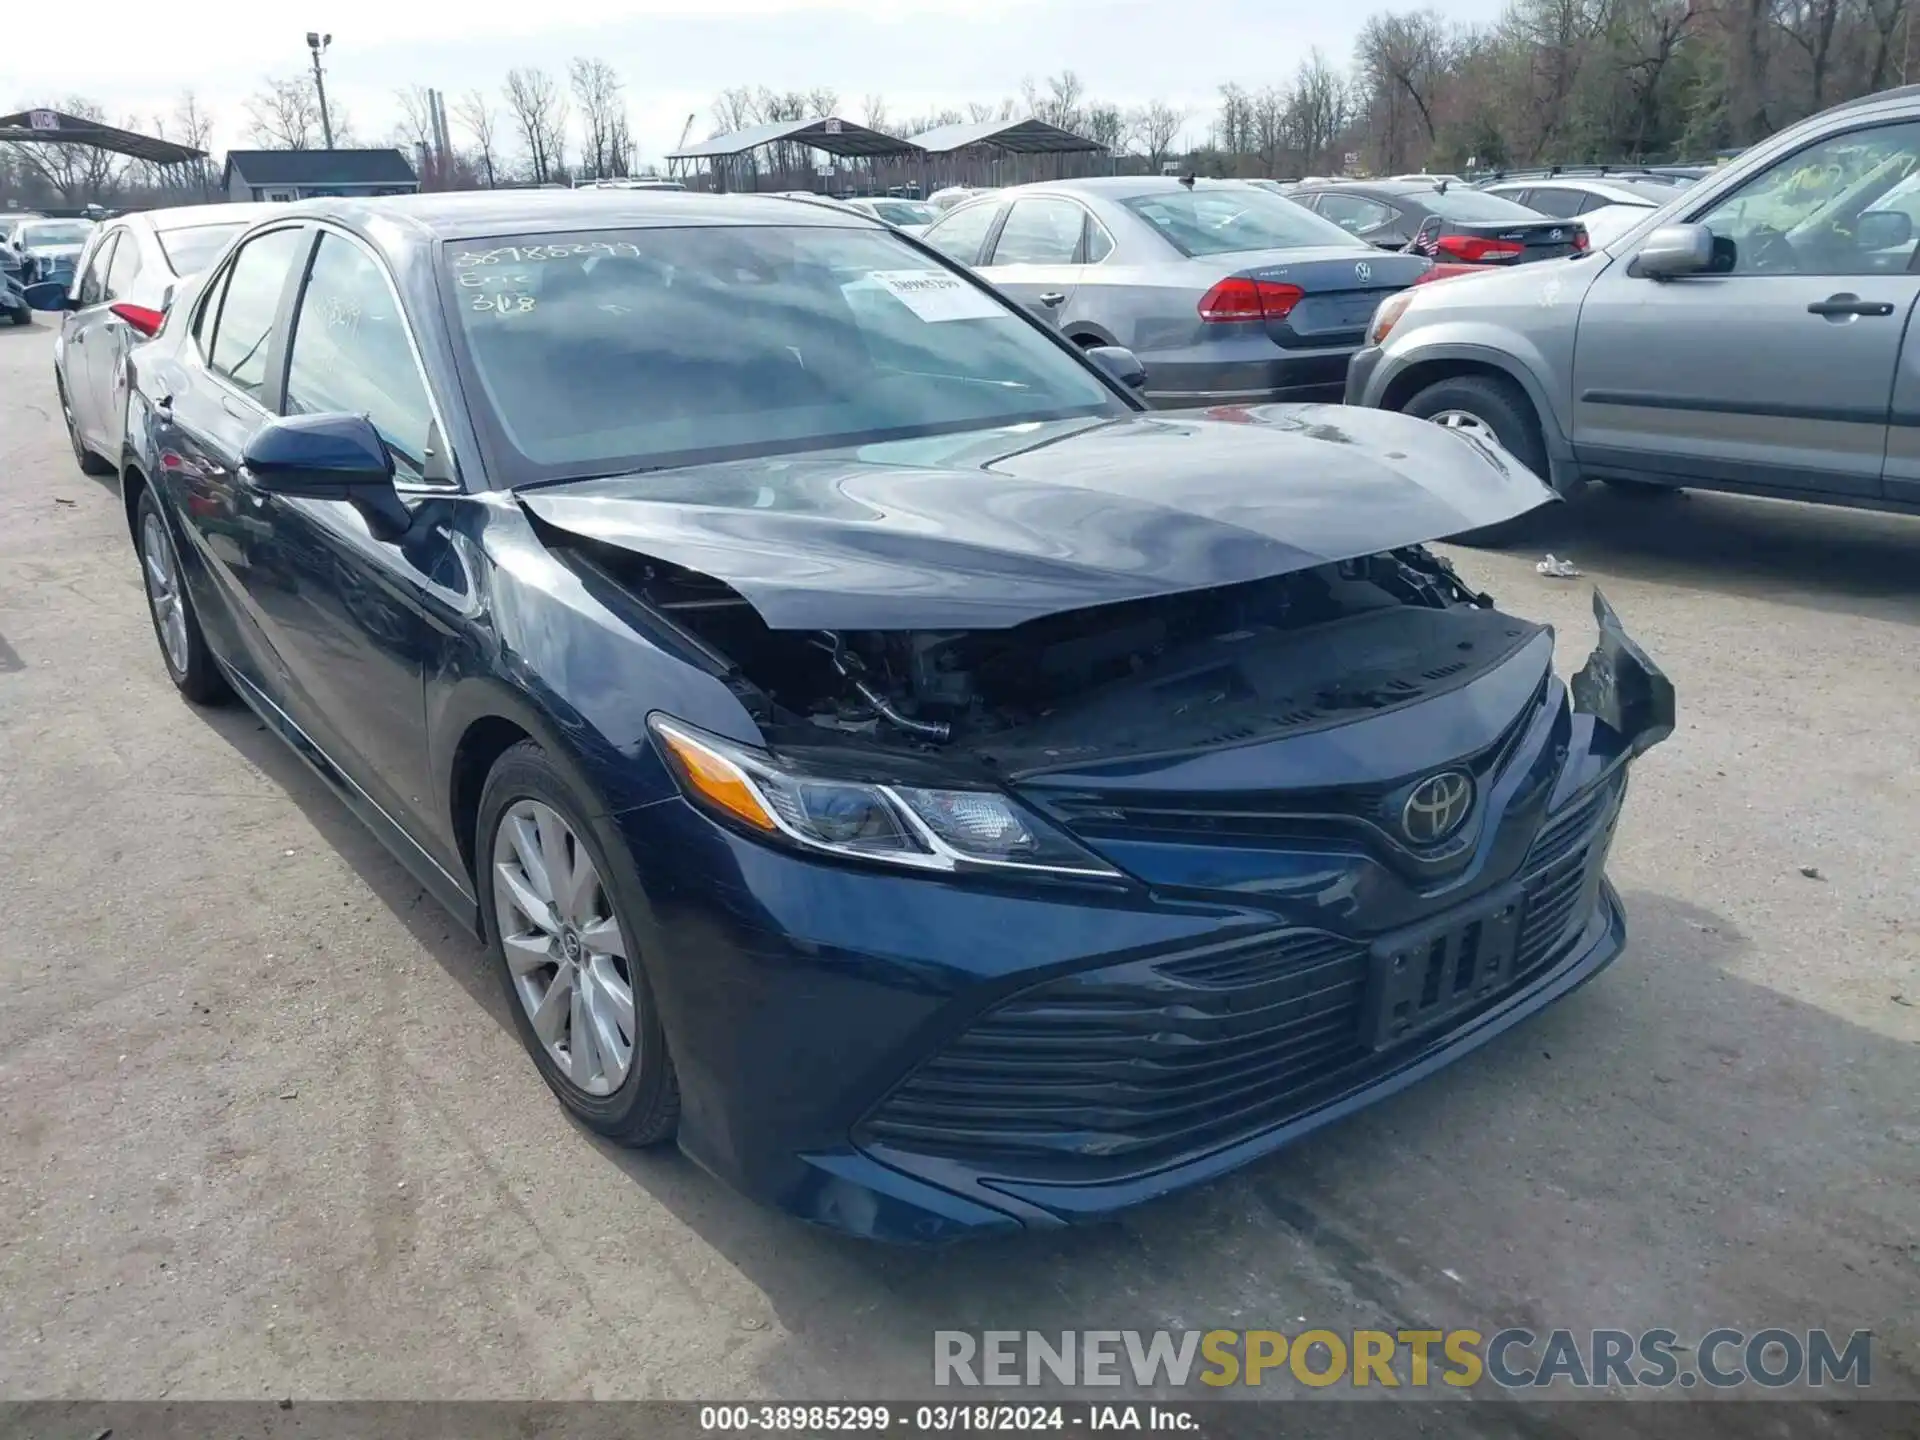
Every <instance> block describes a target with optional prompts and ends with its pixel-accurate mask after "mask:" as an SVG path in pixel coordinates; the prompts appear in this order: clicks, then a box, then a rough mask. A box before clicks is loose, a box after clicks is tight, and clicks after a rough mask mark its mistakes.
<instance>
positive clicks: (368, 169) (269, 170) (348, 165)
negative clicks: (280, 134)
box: [220, 148, 420, 200]
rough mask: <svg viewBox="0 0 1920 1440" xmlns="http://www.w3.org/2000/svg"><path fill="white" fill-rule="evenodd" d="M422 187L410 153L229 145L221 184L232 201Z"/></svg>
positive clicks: (405, 190) (387, 192) (395, 192)
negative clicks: (408, 157)
mask: <svg viewBox="0 0 1920 1440" xmlns="http://www.w3.org/2000/svg"><path fill="white" fill-rule="evenodd" d="M419 188H420V177H419V176H418V175H416V174H414V171H413V166H412V165H410V164H408V163H407V157H406V156H405V155H403V154H401V153H400V151H398V150H395V149H391V148H389V149H386V150H229V151H228V152H227V168H226V170H225V172H224V173H223V174H222V176H221V180H220V189H221V191H222V192H223V193H224V194H225V196H226V198H227V199H229V200H306V199H308V198H310V197H312V196H316V195H334V196H341V195H411V194H412V193H413V192H414V191H416V190H418V189H419Z"/></svg>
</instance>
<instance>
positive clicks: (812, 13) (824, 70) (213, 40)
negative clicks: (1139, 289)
mask: <svg viewBox="0 0 1920 1440" xmlns="http://www.w3.org/2000/svg"><path fill="white" fill-rule="evenodd" d="M302 4H303V6H304V7H305V8H304V9H298V8H295V7H289V8H288V9H287V10H286V11H281V10H280V8H279V6H278V5H276V4H273V3H271V0H267V3H262V0H195V3H193V4H191V5H187V6H181V5H155V4H153V3H151V0H104V3H99V4H96V5H93V6H90V7H88V8H87V11H86V16H85V24H84V33H81V32H79V31H70V30H69V29H68V27H65V26H63V25H59V24H55V25H54V27H53V29H52V30H49V31H47V34H49V35H52V34H59V35H62V36H63V37H66V38H63V39H61V40H59V41H56V42H54V43H32V44H26V43H19V44H14V45H10V46H0V101H5V102H12V101H16V100H17V101H20V102H23V103H25V102H36V103H43V102H45V101H47V100H52V99H55V98H57V97H63V96H66V95H69V94H81V95H86V96H90V97H92V98H94V99H97V100H99V101H100V102H101V103H102V104H104V105H105V106H106V108H107V111H108V114H109V116H110V117H111V118H112V119H114V120H116V121H117V120H120V119H121V118H123V117H124V116H127V115H139V116H142V117H151V116H152V115H153V114H154V113H155V112H160V113H165V112H167V111H169V110H171V109H172V107H173V104H174V102H175V100H176V98H177V96H178V94H179V92H180V90H182V89H183V88H187V87H191V88H193V89H194V90H196V91H197V92H198V93H199V94H200V96H201V98H202V100H203V102H204V103H205V104H206V105H207V107H208V108H209V109H211V110H212V112H213V114H214V117H215V120H216V123H217V126H218V129H217V133H216V136H215V139H216V148H225V147H227V146H229V145H235V146H241V145H245V144H246V143H247V139H246V126H247V122H246V117H245V113H244V110H243V108H242V107H243V102H244V100H245V98H246V96H247V94H248V93H249V92H250V91H252V90H254V89H256V88H258V86H259V85H260V82H261V80H262V79H263V78H264V77H265V76H267V75H286V74H292V73H294V72H295V71H297V70H299V69H300V68H301V67H303V66H304V65H305V64H306V62H307V51H306V44H305V38H304V37H305V32H306V30H307V28H308V27H310V26H311V27H314V28H317V29H323V30H330V31H331V32H332V33H333V37H334V41H333V48H332V50H331V52H330V53H329V54H328V56H327V92H328V95H329V97H330V98H333V97H337V98H338V99H339V101H340V102H341V103H342V104H343V105H344V106H345V107H346V109H347V110H348V112H349V113H350V115H351V116H352V119H353V122H354V126H355V128H356V131H357V133H358V136H359V138H360V139H361V141H362V142H363V143H366V142H372V143H384V142H386V141H387V140H388V139H389V138H390V135H391V132H392V129H393V126H394V122H395V119H396V117H397V110H396V106H395V104H394V100H393V94H394V91H395V90H396V89H398V88H400V87H403V86H406V85H409V84H420V85H432V86H437V87H439V88H440V89H442V90H444V91H446V92H447V94H448V97H449V101H450V102H451V100H452V98H453V97H454V96H456V95H458V94H460V93H462V92H464V91H466V90H468V89H469V88H471V87H474V86H480V87H484V88H485V89H487V90H488V91H489V92H491V93H493V94H495V95H496V96H497V93H498V91H499V88H500V84H501V81H502V78H503V77H504V75H505V74H506V71H507V70H508V69H509V68H510V67H512V66H514V65H537V66H542V67H545V68H547V69H548V70H550V71H552V72H553V73H554V74H555V76H556V77H557V78H558V77H563V76H564V73H565V70H566V64H567V60H568V59H569V57H571V56H574V55H599V56H601V57H603V58H604V59H606V60H607V61H609V62H610V63H611V64H612V65H613V66H614V68H615V69H616V70H618V71H619V73H620V75H621V77H622V78H623V79H624V80H625V82H626V87H627V96H628V101H629V111H630V114H631V115H632V118H633V123H634V131H635V138H636V140H637V141H638V144H639V147H640V153H641V157H642V159H643V160H651V159H657V158H658V157H660V156H661V155H663V154H664V153H665V152H666V151H667V150H669V149H671V148H672V146H673V144H674V142H675V141H677V140H678V138H679V135H680V131H681V127H682V126H683V125H684V124H685V123H686V120H687V116H688V115H689V114H690V113H693V114H695V115H696V119H695V120H694V124H693V134H694V136H695V138H704V137H705V136H706V135H707V134H708V133H710V132H711V131H712V130H713V128H714V122H713V117H712V114H711V107H712V102H713V98H714V96H715V95H716V94H717V93H718V92H719V91H721V90H723V89H725V88H727V87H728V86H732V85H747V86H752V87H758V86H761V85H767V86H771V87H772V88H774V89H776V90H791V89H802V90H804V89H812V88H814V87H817V86H828V87H831V88H833V89H834V90H836V91H838V92H839V94H840V97H841V102H840V109H841V112H842V113H843V114H845V115H846V116H847V118H849V119H855V120H857V119H859V118H860V117H861V111H862V104H861V102H862V101H863V99H864V97H865V96H867V95H868V94H871V93H876V92H877V93H880V94H883V95H884V96H885V97H886V99H887V104H888V110H889V113H890V115H891V116H892V117H893V118H894V119H895V120H904V119H906V118H908V117H909V116H912V115H917V114H921V113H924V112H925V111H927V110H928V109H931V108H933V107H935V106H946V105H952V106H957V107H958V106H964V105H965V103H966V102H967V101H969V100H998V99H999V98H1000V97H1001V96H1003V95H1015V94H1018V92H1019V89H1020V82H1021V80H1022V79H1023V78H1024V77H1027V76H1034V77H1041V76H1045V75H1047V74H1051V73H1053V72H1055V71H1058V70H1060V69H1063V68H1070V69H1072V70H1074V71H1076V72H1078V74H1079V75H1080V76H1081V78H1082V79H1083V81H1084V82H1085V83H1086V86H1087V89H1088V92H1089V94H1090V96H1092V97H1093V98H1095V99H1099V100H1106V101H1111V102H1113V103H1116V104H1119V105H1122V106H1130V105H1135V104H1139V103H1141V102H1143V101H1147V100H1153V99H1162V100H1166V101H1168V102H1170V103H1172V104H1174V105H1177V106H1183V107H1187V108H1190V109H1191V110H1192V111H1193V113H1194V116H1195V120H1194V123H1193V125H1192V127H1191V129H1192V133H1193V136H1194V138H1196V139H1197V138H1198V137H1199V135H1200V134H1202V133H1204V127H1205V123H1206V120H1205V116H1206V115H1207V114H1209V113H1210V112H1211V109H1212V107H1213V103H1214V96H1215V92H1216V89H1217V87H1218V86H1219V85H1220V84H1221V83H1222V82H1224V81H1228V80H1238V81H1239V82H1241V83H1242V84H1245V85H1248V86H1250V87H1258V86H1261V85H1266V84H1272V83H1276V82H1278V81H1281V80H1283V79H1284V78H1285V77H1286V76H1288V75H1289V74H1291V73H1292V71H1293V68H1294V67H1295V65H1297V64H1298V63H1299V61H1300V59H1301V58H1302V57H1303V56H1305V55H1306V53H1307V51H1308V50H1309V49H1310V48H1311V47H1313V46H1315V45H1318V46H1320V47H1321V48H1322V49H1323V50H1325V51H1326V53H1327V54H1328V56H1329V58H1331V59H1332V60H1334V61H1335V62H1336V63H1338V64H1340V65H1343V66H1344V65H1345V64H1346V62H1347V60H1348V58H1349V55H1350V53H1351V49H1352V44H1353V37H1354V35H1355V33H1356V32H1357V30H1358V29H1359V26H1360V22H1361V21H1362V19H1363V18H1364V17H1365V15H1366V14H1367V13H1368V11H1369V9H1371V8H1373V7H1371V6H1367V5H1344V6H1343V5H1329V4H1326V3H1324V0H886V3H872V0H595V3H594V4H591V5H577V4H569V3H567V0H559V3H553V0H456V3H451V4H438V5H433V6H428V5H424V4H418V3H414V4H405V3H395V0H302ZM41 8H42V10H44V6H43V7H41ZM1444 8H1446V9H1447V10H1448V11H1449V12H1450V13H1451V14H1453V15H1455V16H1456V17H1457V18H1459V19H1462V20H1472V21H1479V20H1486V19H1491V18H1492V17H1493V15H1494V14H1495V13H1497V11H1498V9H1499V4H1498V0H1453V3H1451V4H1447V5H1446V6H1445V7H1444ZM282 16H284V17H285V18H281V17H282ZM17 28H18V27H17V25H16V29H17ZM29 28H30V29H31V28H32V27H29ZM29 57H31V61H32V69H31V71H29V70H28V69H27V68H25V67H26V65H27V62H28V58H29ZM150 126H151V120H150V119H148V121H147V123H146V125H145V126H143V128H150ZM458 139H459V137H457V136H456V140H458Z"/></svg>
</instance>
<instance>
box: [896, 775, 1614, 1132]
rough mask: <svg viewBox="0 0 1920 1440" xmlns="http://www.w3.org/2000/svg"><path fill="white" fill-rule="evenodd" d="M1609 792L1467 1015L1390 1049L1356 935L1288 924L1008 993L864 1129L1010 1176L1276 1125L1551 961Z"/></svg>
mask: <svg viewBox="0 0 1920 1440" xmlns="http://www.w3.org/2000/svg"><path fill="white" fill-rule="evenodd" d="M1617 800H1618V791H1617V789H1615V790H1613V791H1611V792H1610V793H1609V794H1607V795H1604V796H1599V797H1597V798H1592V799H1590V800H1589V801H1588V802H1586V803H1584V804H1582V805H1579V806H1576V807H1575V808H1574V809H1573V810H1571V811H1568V812H1566V814H1565V815H1564V816H1563V818H1562V821H1561V822H1560V823H1558V824H1556V825H1553V826H1551V827H1549V829H1548V830H1547V831H1545V832H1544V833H1543V834H1542V836H1541V840H1540V842H1539V843H1537V844H1536V847H1535V856H1536V858H1535V860H1534V861H1533V862H1532V863H1530V866H1529V869H1528V871H1527V872H1526V875H1525V877H1524V879H1523V882H1522V887H1521V890H1522V895H1523V898H1522V899H1521V901H1520V907H1521V911H1520V919H1519V936H1518V940H1517V942H1515V943H1514V948H1513V950H1512V952H1511V953H1512V956H1513V960H1512V964H1511V966H1510V967H1509V970H1508V973H1507V974H1506V975H1505V977H1503V978H1502V979H1501V981H1500V982H1499V984H1498V987H1497V988H1496V989H1492V990H1489V989H1487V988H1486V987H1485V986H1484V985H1478V986H1475V987H1474V989H1475V994H1474V997H1473V1003H1472V1008H1471V1009H1467V1010H1463V1011H1461V1012H1460V1013H1458V1014H1452V1015H1447V1016H1446V1017H1445V1018H1444V1019H1441V1018H1437V1017H1438V1014H1439V1012H1436V1018H1434V1019H1432V1020H1431V1021H1430V1023H1429V1024H1428V1025H1427V1027H1426V1028H1425V1029H1424V1030H1423V1029H1421V1028H1420V1024H1419V1020H1418V1017H1415V1018H1414V1020H1413V1021H1412V1022H1411V1023H1410V1024H1409V1025H1408V1026H1406V1027H1403V1030H1404V1033H1405V1034H1406V1035H1408V1036H1409V1037H1410V1038H1408V1039H1407V1040H1406V1041H1405V1042H1404V1043H1400V1044H1388V1045H1387V1046H1386V1048H1382V1049H1376V1048H1375V1041H1376V1039H1377V1037H1378V1036H1380V1035H1385V1034H1388V1033H1390V1032H1389V1031H1385V1030H1380V1029H1379V1028H1378V1025H1377V1020H1376V1017H1371V1016H1370V1011H1369V998H1370V991H1369V987H1370V986H1371V985H1378V984H1379V983H1380V982H1377V981H1375V980H1373V978H1372V948H1371V947H1370V946H1369V944H1368V943H1366V942H1363V941H1359V940H1355V939H1351V938H1348V937H1346V936H1341V935H1335V934H1332V933H1329V932H1326V931H1320V930H1295V931H1289V932H1285V933H1283V934H1280V935H1269V936H1265V937H1261V938H1259V939H1257V940H1255V941H1248V942H1241V943H1238V944H1232V945H1223V946H1217V947H1213V948H1211V949H1208V950H1206V951H1202V952H1199V953H1192V952H1189V953H1185V954H1181V955H1178V956H1169V957H1160V958H1156V959H1148V960H1135V961H1129V962H1127V963H1124V964H1120V965H1114V966H1108V967H1106V968H1103V969H1098V970H1090V971H1083V972H1080V973H1078V974H1074V975H1068V976H1064V977H1062V978H1060V979H1058V980H1053V981H1050V982H1048V983H1047V984H1044V985H1040V986H1037V987H1035V988H1034V989H1031V990H1028V991H1026V992H1024V993H1022V994H1020V995H1016V996H1014V997H1013V998H1012V999H1010V1000H1007V1001H1005V1002H1004V1003H1002V1004H1001V1005H999V1006H997V1007H996V1008H994V1009H993V1010H991V1011H989V1012H987V1013H986V1014H985V1015H984V1016H982V1017H981V1018H980V1019H979V1020H977V1021H975V1022H974V1024H973V1025H972V1026H971V1027H970V1028H968V1029H967V1030H966V1031H965V1032H963V1033H962V1034H961V1035H960V1036H959V1037H957V1038H956V1039H955V1040H953V1041H952V1042H951V1043H949V1044H948V1045H947V1047H946V1048H945V1049H943V1050H941V1051H940V1052H939V1053H938V1054H936V1055H935V1056H934V1057H933V1058H932V1059H930V1060H927V1061H926V1062H924V1063H923V1064H922V1065H921V1066H920V1067H919V1068H918V1069H917V1070H915V1071H914V1072H913V1073H912V1074H910V1075H909V1076H908V1077H907V1078H906V1079H905V1080H904V1081H902V1082H901V1084H900V1085H899V1086H898V1087H897V1088H895V1089H894V1090H893V1091H892V1092H891V1093H890V1094H889V1095H888V1096H887V1098H886V1099H885V1100H884V1101H883V1102H882V1103H881V1105H880V1106H879V1107H878V1108H877V1109H876V1110H875V1111H874V1113H873V1114H872V1115H871V1116H870V1117H869V1118H868V1119H867V1121H866V1122H865V1124H864V1126H863V1127H862V1129H861V1138H862V1139H864V1140H869V1141H873V1142H877V1143H880V1144H884V1145H889V1146H893V1147H895V1148H898V1149H901V1150H907V1151H912V1152H915V1153H920V1154H932V1155H942V1156H951V1157H955V1158H964V1157H978V1158H985V1157H993V1158H995V1159H1002V1160H1013V1161H1015V1162H1016V1163H1021V1164H1022V1167H1023V1168H1024V1169H1033V1168H1035V1167H1037V1168H1038V1169H1040V1170H1045V1169H1047V1168H1048V1162H1052V1163H1053V1164H1054V1165H1071V1164H1077V1165H1079V1166H1082V1167H1084V1166H1085V1165H1086V1164H1087V1163H1088V1162H1094V1163H1096V1164H1099V1163H1104V1164H1106V1165H1109V1166H1111V1167H1114V1168H1120V1169H1134V1170H1137V1169H1143V1168H1148V1167H1150V1166H1152V1165H1154V1164H1158V1163H1165V1162H1167V1161H1170V1160H1173V1159H1177V1158H1179V1157H1180V1156H1182V1155H1186V1154H1193V1153H1198V1152H1199V1151H1202V1150H1205V1149H1210V1148H1216V1147H1217V1146H1219V1145H1222V1144H1228V1143H1231V1142H1232V1141H1234V1140H1236V1139H1239V1138H1241V1137H1243V1136H1246V1135H1250V1134H1255V1133H1258V1132H1259V1131H1261V1130H1265V1129H1270V1128H1272V1127H1274V1126H1277V1125H1281V1124H1284V1123H1286V1122H1287V1121H1288V1120H1290V1119H1292V1118H1294V1117H1295V1116H1297V1115H1301V1114H1305V1113H1306V1112H1307V1111H1309V1110H1312V1109H1313V1108H1315V1107H1316V1106H1318V1105H1320V1104H1324V1103H1325V1102H1326V1101H1327V1100H1329V1099H1331V1098H1333V1097H1334V1096H1336V1095H1338V1094H1339V1093H1341V1092H1342V1091H1344V1090H1346V1089H1348V1088H1351V1087H1352V1086H1354V1085H1356V1084H1359V1083H1363V1082H1364V1081H1365V1080H1366V1079H1367V1078H1368V1076H1369V1075H1370V1074H1372V1073H1376V1072H1379V1073H1384V1072H1386V1071H1389V1070H1391V1069H1393V1068H1394V1067H1395V1066H1396V1064H1398V1063H1399V1061H1398V1058H1397V1057H1398V1056H1399V1055H1400V1054H1402V1053H1403V1052H1404V1051H1405V1050H1406V1049H1407V1048H1408V1046H1410V1045H1414V1044H1416V1043H1430V1042H1431V1041H1432V1040H1434V1039H1436V1038H1438V1037H1439V1036H1442V1035H1444V1034H1446V1033H1447V1032H1448V1031H1449V1030H1451V1029H1457V1028H1458V1027H1459V1026H1460V1025H1461V1024H1463V1023H1465V1022H1466V1021H1467V1020H1468V1019H1470V1018H1471V1016H1472V1015H1473V1014H1477V1013H1478V1012H1479V1011H1480V1010H1482V1009H1484V1008H1485V1007H1486V1006H1487V1005H1489V1004H1492V1003H1495V1002H1497V1001H1498V999H1499V998H1500V997H1501V996H1503V995H1506V994H1508V993H1510V992H1511V991H1512V990H1513V989H1514V988H1515V987H1516V986H1518V985H1520V984H1522V983H1524V982H1525V981H1526V980H1527V979H1529V978H1530V977H1531V976H1533V975H1535V974H1537V973H1539V972H1540V971H1542V970H1543V969H1545V968H1546V967H1547V966H1549V965H1550V964H1551V963H1553V962H1554V961H1556V960H1558V959H1559V958H1560V957H1561V956H1562V955H1563V954H1564V953H1565V950H1566V946H1567V945H1568V944H1570V943H1571V941H1572V939H1573V937H1574V936H1575V935H1577V933H1578V931H1579V930H1580V928H1582V927H1583V926H1584V923H1585V921H1586V918H1587V916H1588V915H1590V914H1591V912H1592V909H1593V906H1594V904H1595V903H1596V902H1597V897H1598V891H1599V885H1600V873H1601V867H1602V864H1603V862H1604V860H1605V855H1606V849H1607V840H1608V838H1609V835H1610V833H1611V828H1612V823H1613V815H1614V814H1615V813H1616V808H1617V805H1616V802H1617ZM1539 857H1544V859H1541V858H1539ZM1482 923H1483V922H1482V921H1480V920H1478V919H1475V920H1474V921H1472V922H1471V925H1472V926H1479V925H1480V924H1482ZM1464 988H1465V987H1462V989H1464ZM1438 995H1439V992H1438V991H1436V999H1437V998H1438ZM1422 998H1424V997H1422Z"/></svg>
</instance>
